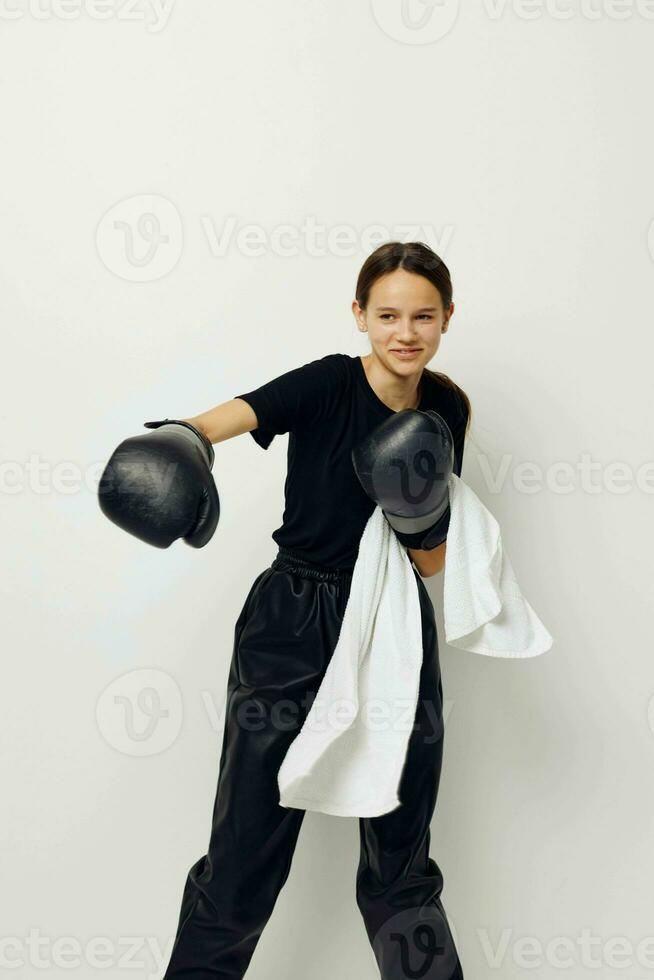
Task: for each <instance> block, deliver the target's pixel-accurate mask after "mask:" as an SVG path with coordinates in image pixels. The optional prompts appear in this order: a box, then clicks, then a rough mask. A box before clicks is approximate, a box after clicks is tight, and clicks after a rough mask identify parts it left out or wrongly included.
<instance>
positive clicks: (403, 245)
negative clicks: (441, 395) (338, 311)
mask: <svg viewBox="0 0 654 980" xmlns="http://www.w3.org/2000/svg"><path fill="white" fill-rule="evenodd" d="M395 269H406V270H407V272H415V273H416V274H417V275H419V276H424V277H425V279H428V280H429V282H430V283H432V285H434V286H435V287H436V289H437V290H438V292H439V293H440V296H441V300H442V302H443V309H447V308H448V307H449V305H450V303H451V302H452V280H451V278H450V271H449V269H448V268H447V266H446V265H445V263H444V262H443V260H442V259H441V258H440V256H438V255H437V254H436V252H434V251H433V250H432V249H431V248H430V247H429V246H428V245H425V244H424V243H423V242H385V243H384V244H383V245H380V246H379V248H377V249H375V251H374V252H372V253H371V254H370V255H369V256H368V258H367V259H366V261H365V262H364V263H363V265H362V267H361V271H360V272H359V278H358V279H357V285H356V293H355V295H356V300H357V302H358V304H359V306H360V307H361V309H362V310H365V308H366V306H367V305H368V300H369V298H370V290H371V289H372V287H373V285H374V283H375V282H376V281H377V280H378V279H380V278H381V276H385V275H386V274H387V273H389V272H393V271H394V270H395ZM423 371H424V373H425V374H428V375H429V377H430V378H433V379H434V381H436V382H437V383H438V384H440V385H443V387H445V388H451V389H453V390H454V391H455V392H456V393H457V394H458V396H459V397H460V398H461V399H462V401H463V403H464V405H465V407H466V410H467V412H468V416H469V417H470V416H471V414H472V408H471V405H470V399H469V398H468V396H467V395H466V393H465V391H464V390H463V388H460V387H459V386H458V384H456V382H454V381H452V379H451V378H449V377H448V376H447V374H443V373H442V372H441V371H431V370H430V369H429V368H423ZM469 425H470V418H469V419H468V427H469Z"/></svg>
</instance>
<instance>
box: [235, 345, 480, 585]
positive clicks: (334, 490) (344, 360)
mask: <svg viewBox="0 0 654 980" xmlns="http://www.w3.org/2000/svg"><path fill="white" fill-rule="evenodd" d="M422 383H423V386H422V396H421V400H420V404H419V405H418V408H420V409H423V410H424V409H428V408H431V409H433V410H434V411H436V412H438V413H439V415H441V416H442V417H443V418H444V419H445V421H446V422H447V424H448V425H449V427H450V430H451V432H452V436H453V438H454V457H455V459H454V472H455V473H456V474H457V476H460V475H461V464H462V461H463V441H464V435H465V426H466V422H467V418H468V414H467V410H466V407H465V403H464V402H463V400H462V399H461V396H460V395H459V394H458V393H457V392H456V391H455V390H454V389H451V388H449V387H446V386H445V385H443V384H441V383H440V382H438V381H435V380H434V379H433V378H431V377H429V376H428V375H427V374H425V373H423V376H422ZM234 397H235V398H242V399H243V400H244V401H246V402H247V403H248V404H249V405H250V406H251V407H252V409H253V410H254V413H255V415H256V416H257V422H258V428H256V429H253V430H252V431H251V432H250V435H251V436H252V438H253V439H254V440H255V442H256V443H258V445H260V446H261V447H262V448H263V449H267V448H268V446H269V445H270V443H271V442H272V440H273V439H274V438H275V435H282V434H283V433H286V432H288V433H289V440H288V452H287V473H286V481H285V484H284V497H285V507H284V514H283V518H282V525H281V526H280V527H278V528H277V529H276V530H275V531H273V534H272V538H273V540H274V541H275V542H276V543H277V544H278V545H279V546H280V547H282V548H285V549H287V550H288V551H290V552H292V553H293V554H295V555H298V556H299V557H301V558H304V559H305V560H307V561H310V562H313V563H315V564H319V565H325V566H327V567H330V568H351V567H352V566H353V565H354V564H355V562H356V559H357V553H358V550H359V541H360V539H361V535H362V534H363V530H364V528H365V526H366V524H367V523H368V519H369V518H370V516H371V514H372V512H373V510H374V509H375V506H376V504H375V502H374V501H373V500H372V499H371V498H370V497H369V496H368V494H367V493H366V492H365V490H364V489H363V487H362V486H361V484H360V483H359V479H358V477H357V475H356V473H355V471H354V467H353V465H352V459H351V456H350V451H351V450H352V448H353V447H354V446H356V445H358V444H359V443H360V442H362V441H363V439H364V438H365V437H366V436H367V435H368V433H369V432H371V431H372V430H373V429H375V428H377V426H378V425H380V424H381V423H382V422H383V421H384V419H387V418H388V417H389V416H390V415H393V414H394V412H393V409H392V408H389V407H388V405H385V404H384V402H383V401H382V400H381V399H380V398H378V396H377V395H376V393H375V391H374V390H373V388H372V386H371V385H370V382H369V381H368V378H367V377H366V373H365V370H364V367H363V363H362V361H361V358H360V357H359V356H351V355H350V354H326V355H325V356H324V357H320V358H317V359H316V360H314V361H310V362H309V363H308V364H303V365H302V366H301V367H298V368H294V369H293V370H291V371H287V372H286V373H285V374H282V375H280V376H279V377H277V378H273V380H272V381H268V382H267V383H266V384H263V385H261V387H260V388H256V389H255V390H254V391H249V392H247V393H245V394H242V395H234Z"/></svg>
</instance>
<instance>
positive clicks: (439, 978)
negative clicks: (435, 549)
mask: <svg viewBox="0 0 654 980" xmlns="http://www.w3.org/2000/svg"><path fill="white" fill-rule="evenodd" d="M416 579H417V581H418V589H419V593H420V605H421V615H422V631H423V650H424V656H423V664H422V668H421V672H420V687H419V697H418V706H417V710H416V716H415V720H414V727H413V730H412V732H411V736H410V739H409V745H408V750H407V758H406V762H405V766H404V769H403V772H402V777H401V780H400V786H399V797H400V801H401V805H400V806H399V807H397V808H396V809H395V810H392V811H391V812H390V813H385V814H383V815H382V816H380V817H362V818H359V837H360V843H361V851H360V860H359V867H358V871H357V879H356V897H357V904H358V907H359V910H360V912H361V914H362V916H363V919H364V924H365V927H366V931H367V933H368V938H369V940H370V943H371V945H372V947H373V950H374V953H375V957H376V959H377V963H378V965H379V969H380V975H381V977H382V980H407V978H409V977H420V978H421V980H462V978H463V972H462V969H461V965H460V963H459V958H458V955H457V951H456V948H455V945H454V940H453V938H452V934H451V932H450V929H449V926H448V923H447V917H446V914H445V910H444V908H443V905H442V903H441V897H440V896H441V891H442V888H443V876H442V874H441V870H440V868H439V867H438V865H437V864H436V862H435V861H434V859H433V858H431V857H430V856H429V845H430V821H431V818H432V815H433V813H434V807H435V805H436V797H437V793H438V784H439V780H440V773H441V762H442V755H443V732H444V729H443V689H442V684H441V676H440V665H439V657H438V634H437V630H436V623H435V620H434V610H433V606H432V603H431V599H430V598H429V595H428V593H427V591H426V589H425V586H424V584H423V582H422V580H421V579H420V578H419V577H418V575H417V573H416Z"/></svg>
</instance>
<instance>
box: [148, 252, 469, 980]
mask: <svg viewBox="0 0 654 980" xmlns="http://www.w3.org/2000/svg"><path fill="white" fill-rule="evenodd" d="M352 310H353V313H354V317H355V320H356V323H357V327H358V329H359V330H360V331H361V332H362V333H367V334H368V336H369V339H370V344H371V351H370V353H369V354H367V355H366V356H365V357H351V356H349V355H347V354H328V355H326V356H325V357H322V358H318V359H317V360H314V361H311V362H310V363H308V364H305V365H303V366H301V367H298V368H295V369H293V370H291V371H288V372H287V373H286V374H283V375H281V376H280V377H277V378H275V379H273V380H272V381H269V382H268V383H266V384H264V385H262V386H261V387H259V388H257V389H255V390H253V391H250V392H247V393H244V394H240V395H238V396H236V397H235V398H233V399H231V400H230V401H227V402H224V403H222V404H221V405H218V406H217V407H216V408H214V409H211V410H210V411H208V412H205V413H204V414H202V415H198V416H196V417H195V418H191V419H186V420H183V421H184V422H185V423H186V424H187V425H191V426H193V427H195V428H196V429H198V430H199V431H200V432H201V433H203V434H204V436H205V437H206V439H207V440H209V442H211V443H218V442H223V441H224V440H226V439H229V438H232V437H233V436H236V435H239V434H241V433H244V432H250V433H251V435H252V437H253V438H254V440H255V441H256V442H257V443H258V445H260V446H261V447H262V448H264V449H267V448H268V446H269V445H270V443H271V441H272V440H273V438H274V437H275V435H278V434H282V433H286V432H288V433H289V444H288V473H287V478H286V484H285V496H286V499H285V509H284V515H283V522H282V525H281V527H279V528H277V529H276V530H275V531H274V532H273V535H272V537H273V540H274V541H275V542H276V544H277V545H278V548H279V551H278V553H277V556H276V557H275V559H274V561H273V562H272V564H271V565H270V566H269V567H268V568H266V569H265V570H264V571H262V572H261V573H260V574H259V575H258V576H257V578H256V579H255V581H254V583H253V584H252V586H251V588H250V591H249V593H248V595H247V597H246V599H245V603H244V605H243V608H242V610H241V612H240V614H239V617H238V620H237V622H236V626H235V636H234V648H233V655H232V660H231V666H230V673H229V679H228V697H227V706H226V717H225V727H224V737H223V746H222V754H221V758H220V770H219V777H218V788H217V792H216V798H215V805H214V811H213V821H212V829H211V835H210V840H209V846H208V849H207V853H206V854H205V855H203V856H202V857H201V858H200V859H199V860H198V861H197V862H196V863H195V864H194V865H193V867H192V868H191V869H190V871H189V874H188V877H187V880H186V884H185V888H184V893H183V898H182V905H181V912H180V918H179V925H178V930H177V935H176V938H175V943H174V946H173V949H172V954H171V959H170V963H169V965H168V969H167V971H166V973H165V976H164V980H191V978H193V980H200V978H202V980H205V978H206V980H209V978H210V977H212V978H218V977H220V978H225V977H230V978H237V977H238V978H240V977H243V976H244V974H245V972H246V969H247V967H248V964H249V962H250V959H251V957H252V955H253V953H254V950H255V947H256V944H257V942H258V939H259V937H260V935H261V933H262V931H263V929H264V927H265V925H266V922H267V921H268V919H269V917H270V915H271V913H272V910H273V907H274V905H275V902H276V899H277V897H278V894H279V892H280V890H281V888H282V886H283V884H284V882H285V881H286V879H287V876H288V874H289V870H290V865H291V860H292V856H293V851H294V848H295V844H296V841H297V838H298V834H299V832H300V827H301V824H302V819H303V817H304V811H303V810H299V809H291V808H285V807H282V806H281V805H280V804H279V791H278V786H277V772H278V770H279V767H280V765H281V763H282V761H283V759H284V756H285V754H286V751H287V749H288V747H289V745H290V744H291V742H292V741H293V739H294V738H295V737H296V735H297V734H298V731H299V729H300V728H301V726H302V722H303V720H304V718H305V717H306V714H307V711H308V709H309V707H310V701H311V698H312V697H315V694H316V691H317V690H318V687H319V686H320V682H321V680H322V677H323V675H324V673H325V670H326V668H327V665H328V663H329V659H330V656H331V654H332V652H333V650H334V648H335V646H336V642H337V639H338V633H339V627H340V623H341V621H342V618H343V614H344V611H345V606H346V603H347V599H348V595H349V589H350V585H351V580H352V570H353V567H354V564H355V562H356V557H357V549H358V543H359V540H360V537H361V534H362V532H363V529H364V527H365V525H366V523H367V521H368V519H369V517H370V516H371V514H372V512H373V509H374V507H375V503H374V501H373V500H371V498H370V497H369V496H368V495H367V494H366V493H365V492H364V490H363V488H362V486H361V483H360V482H359V480H358V479H357V475H356V473H355V472H354V469H353V466H352V460H351V455H350V453H351V450H352V448H353V447H354V446H356V445H357V444H358V443H360V442H361V440H363V439H364V438H365V437H366V436H367V435H368V434H369V433H370V432H371V431H372V430H373V429H374V428H375V427H376V426H378V425H379V424H381V423H382V422H383V421H384V420H385V419H387V418H388V417H389V416H391V415H392V414H393V413H394V412H398V411H401V410H402V409H433V410H435V411H436V412H438V413H439V414H440V415H441V416H442V417H443V418H444V419H445V421H446V422H447V423H448V426H449V428H450V430H451V432H452V435H453V439H454V457H455V460H454V471H455V472H456V474H457V475H460V473H461V463H462V459H463V444H464V436H465V431H466V427H467V423H468V419H469V414H470V404H469V401H468V398H467V396H466V395H465V394H464V392H463V391H462V390H461V389H460V388H459V387H458V386H457V385H455V384H454V383H453V382H452V381H450V380H449V379H448V378H447V377H446V376H444V375H442V374H436V373H433V372H431V371H428V370H427V369H426V368H425V365H426V364H427V363H428V362H429V361H430V360H431V359H432V358H433V357H434V355H435V354H436V352H437V350H438V347H439V345H440V340H441V336H442V334H444V333H445V332H446V331H447V329H448V326H449V321H450V318H451V316H452V314H453V312H454V305H453V303H452V285H451V281H450V276H449V272H448V270H447V268H446V266H445V265H444V263H443V262H442V260H441V259H439V258H438V256H437V255H435V253H434V252H432V251H431V249H429V248H428V247H427V246H426V245H424V244H422V243H409V244H403V243H399V242H391V243H388V244H385V245H382V246H381V247H380V248H378V249H377V250H376V251H375V252H374V253H373V254H372V255H370V256H369V258H368V259H367V260H366V262H365V264H364V265H363V267H362V269H361V272H360V274H359V278H358V282H357V288H356V299H355V300H354V301H353V304H352ZM445 548H446V543H445V542H443V543H442V544H440V545H439V546H438V547H435V548H432V549H430V550H421V549H419V548H408V552H409V555H410V557H411V559H412V561H413V563H414V571H415V569H417V571H418V572H419V573H420V575H422V576H429V575H433V574H434V573H435V572H437V571H439V570H440V569H441V568H442V567H443V563H444V559H445ZM416 580H417V582H418V589H419V595H420V604H421V616H422V630H423V648H424V657H423V664H422V669H421V674H420V690H419V700H418V708H417V712H416V717H415V723H414V727H413V730H412V732H411V736H410V741H409V748H408V752H407V759H406V765H405V768H404V770H403V774H402V781H401V784H400V798H401V800H402V803H401V805H400V806H399V807H398V808H396V809H395V810H393V811H391V812H390V813H386V814H384V815H383V816H380V817H373V818H360V819H359V826H360V841H361V852H360V861H359V867H358V871H357V876H356V898H357V904H358V907H359V909H360V911H361V914H362V916H363V919H364V924H365V928H366V930H367V934H368V937H369V939H370V942H371V944H372V946H373V949H374V951H375V955H376V957H377V961H378V964H379V968H380V974H381V976H382V978H383V980H396V978H405V977H409V976H420V977H426V978H428V980H429V978H431V980H459V978H462V977H463V973H462V970H461V966H460V963H459V959H458V956H457V953H456V949H455V946H454V941H453V939H452V936H451V933H450V930H449V928H448V925H447V919H446V916H445V912H444V910H443V907H442V904H441V901H440V894H441V890H442V887H443V879H442V876H441V872H440V870H439V868H438V865H437V864H436V862H435V861H434V860H433V859H432V858H430V857H429V843H430V830H429V824H430V820H431V817H432V815H433V812H434V806H435V802H436V795H437V791H438V783H439V777H440V769H441V758H442V750H443V738H442V733H443V727H442V699H443V692H442V685H441V679H440V668H439V658H438V640H437V632H436V625H435V621H434V612H433V607H432V604H431V600H430V599H429V596H428V594H427V591H426V589H425V586H424V584H423V583H422V581H421V579H420V577H419V576H418V574H416ZM307 702H309V703H307ZM291 708H292V709H293V710H292V711H291V710H290V709H291ZM434 719H436V724H437V732H436V734H435V732H434Z"/></svg>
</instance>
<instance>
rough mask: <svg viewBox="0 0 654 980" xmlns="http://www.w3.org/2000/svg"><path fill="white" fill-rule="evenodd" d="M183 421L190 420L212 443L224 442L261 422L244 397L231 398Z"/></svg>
mask: <svg viewBox="0 0 654 980" xmlns="http://www.w3.org/2000/svg"><path fill="white" fill-rule="evenodd" d="M182 421H183V422H190V424H191V425H194V426H195V427H196V429H199V430H200V431H201V432H203V433H204V434H205V436H206V437H207V439H208V440H209V441H210V442H212V443H215V442H224V441H225V440H226V439H232V438H233V437H234V436H240V435H242V434H243V433H244V432H251V431H252V429H256V428H257V426H258V424H259V423H258V421H257V416H256V415H255V413H254V409H253V408H252V407H251V406H250V405H248V403H247V402H246V401H244V400H243V399H242V398H231V399H230V400H229V401H227V402H221V404H220V405H216V407H215V408H210V409H209V410H208V411H207V412H202V413H201V414H200V415H195V416H194V417H193V418H190V419H182Z"/></svg>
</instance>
